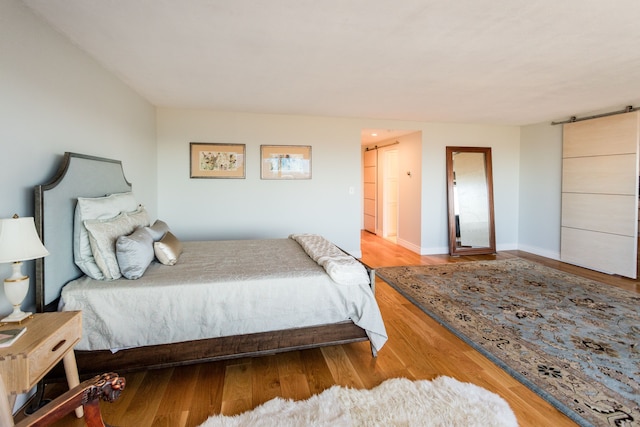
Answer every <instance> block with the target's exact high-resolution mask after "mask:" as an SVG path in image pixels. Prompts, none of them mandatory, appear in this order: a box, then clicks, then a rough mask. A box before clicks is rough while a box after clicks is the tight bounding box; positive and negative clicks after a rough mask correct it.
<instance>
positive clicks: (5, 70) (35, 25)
mask: <svg viewBox="0 0 640 427" xmlns="http://www.w3.org/2000/svg"><path fill="white" fill-rule="evenodd" d="M0 70H1V71H0V94H2V96H0V122H1V125H0V181H1V182H2V185H1V186H0V201H1V202H0V218H8V217H11V216H12V215H13V214H14V213H17V214H18V215H19V216H23V217H24V216H33V215H34V208H33V200H34V196H33V194H34V193H33V187H34V186H35V185H38V184H43V183H45V182H48V181H49V180H50V179H51V177H52V176H53V174H54V173H55V172H56V170H57V168H58V165H59V161H60V160H61V158H62V155H63V154H64V152H65V151H71V152H78V153H83V154H90V155H96V156H103V157H109V158H114V159H119V160H122V162H123V166H124V170H125V173H126V176H127V179H128V180H129V181H130V182H132V183H133V185H134V187H133V188H134V192H135V193H136V195H139V197H140V201H141V202H143V203H144V204H145V205H146V206H147V208H148V209H149V211H150V212H151V214H152V215H154V214H155V212H156V211H157V206H156V203H157V194H156V193H157V188H156V182H155V181H156V145H155V144H156V143H155V109H154V108H153V106H151V105H150V104H149V103H148V102H147V101H145V100H144V99H142V98H141V97H140V96H138V95H137V94H136V93H135V92H133V91H132V90H131V89H130V88H129V87H127V86H125V85H124V84H123V83H122V82H121V81H119V80H118V79H117V78H116V77H115V76H113V75H112V74H111V73H109V72H107V71H105V69H104V68H102V67H101V66H100V65H99V64H97V63H96V62H95V61H94V60H93V59H91V58H90V57H89V56H88V55H86V54H85V53H84V52H82V51H80V50H79V49H78V48H76V47H75V46H74V45H72V44H71V43H69V42H68V41H67V40H66V39H65V38H64V37H62V36H61V35H60V34H59V33H57V32H55V31H54V30H52V29H51V27H49V26H48V25H47V24H45V23H44V22H43V21H41V20H40V19H39V18H37V17H36V16H34V15H33V14H32V13H31V12H30V11H29V9H27V8H26V7H25V6H24V5H23V4H22V3H21V2H19V1H14V0H8V1H0ZM45 245H46V242H45ZM10 270H11V268H10V265H8V264H0V278H3V277H8V276H9V275H10ZM25 272H27V273H28V274H29V275H30V276H31V277H32V278H33V277H34V262H33V261H29V262H26V263H25ZM31 282H32V283H31V290H30V293H29V295H28V296H27V298H26V300H25V301H26V302H25V304H24V305H23V307H24V309H33V307H34V305H35V291H34V288H33V280H32V281H31ZM0 292H1V295H2V296H0V314H1V315H6V314H8V313H10V312H11V307H10V305H9V303H8V302H7V301H6V299H5V297H4V291H0Z"/></svg>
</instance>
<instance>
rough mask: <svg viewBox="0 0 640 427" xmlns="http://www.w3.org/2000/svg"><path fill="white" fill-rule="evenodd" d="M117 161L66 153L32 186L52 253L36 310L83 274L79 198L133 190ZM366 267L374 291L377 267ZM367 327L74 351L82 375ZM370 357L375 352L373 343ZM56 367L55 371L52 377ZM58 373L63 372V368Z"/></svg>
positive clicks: (351, 333) (214, 356)
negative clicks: (76, 249) (77, 249)
mask: <svg viewBox="0 0 640 427" xmlns="http://www.w3.org/2000/svg"><path fill="white" fill-rule="evenodd" d="M131 188H132V186H131V184H130V183H129V182H128V181H127V180H126V178H125V176H124V172H123V169H122V163H121V162H120V161H117V160H111V159H105V158H100V157H94V156H87V155H82V154H76V153H69V152H67V153H65V154H64V158H63V160H62V163H61V166H60V168H59V169H58V172H57V173H56V175H55V176H54V178H53V179H52V180H51V181H50V182H49V183H47V184H44V185H38V186H36V187H35V222H36V228H37V230H38V233H39V234H40V237H41V238H42V241H43V243H44V245H45V246H46V247H47V249H48V250H49V252H50V255H49V256H47V257H45V258H41V259H39V260H37V261H36V310H37V311H38V312H43V311H55V310H57V304H58V301H59V297H60V293H61V290H62V287H63V286H64V285H65V284H66V283H68V282H69V281H71V280H74V279H76V278H78V277H80V276H82V272H81V271H80V269H79V268H78V267H77V266H76V265H75V263H74V261H73V239H72V235H73V218H74V212H75V205H76V200H77V197H101V196H105V195H107V194H112V193H121V192H127V191H131ZM365 267H366V268H367V271H368V272H369V277H370V283H371V286H372V289H373V290H374V292H375V272H374V271H373V270H372V269H371V268H369V267H368V266H365ZM368 339H369V338H368V337H367V334H366V332H365V331H364V330H363V329H362V328H360V327H359V326H356V325H355V324H354V323H353V322H351V321H346V322H340V323H334V324H327V325H320V326H314V327H305V328H296V329H288V330H282V331H275V332H265V333H256V334H247V335H237V336H228V337H221V338H213V339H204V340H197V341H186V342H179V343H173V344H163V345H153V346H145V347H138V348H131V349H126V350H120V351H118V352H116V353H112V352H111V351H110V350H100V351H76V352H75V354H76V359H77V362H78V370H79V373H80V375H81V376H82V377H87V376H93V375H96V374H99V373H102V372H109V371H116V372H119V373H125V372H130V371H134V370H141V369H149V368H162V367H169V366H178V365H185V364H190V363H198V362H206V361H214V360H222V359H232V358H240V357H246V356H261V355H267V354H273V353H277V352H283V351H290V350H300V349H308V348H315V347H321V346H329V345H337V344H346V343H351V342H358V341H367V340H368ZM371 350H372V353H373V356H374V357H375V356H376V353H375V350H374V349H373V346H371ZM55 372H56V371H54V376H55V375H56V374H55ZM58 374H59V375H61V376H63V374H62V370H60V371H58Z"/></svg>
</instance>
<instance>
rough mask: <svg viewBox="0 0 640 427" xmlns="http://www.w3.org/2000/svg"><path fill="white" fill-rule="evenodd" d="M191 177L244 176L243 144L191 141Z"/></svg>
mask: <svg viewBox="0 0 640 427" xmlns="http://www.w3.org/2000/svg"><path fill="white" fill-rule="evenodd" d="M189 150H190V159H191V162H190V169H191V178H244V177H245V169H244V156H245V145H244V144H217V143H206V142H192V143H191V144H190V147H189Z"/></svg>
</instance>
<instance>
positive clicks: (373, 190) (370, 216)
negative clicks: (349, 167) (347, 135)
mask: <svg viewBox="0 0 640 427" xmlns="http://www.w3.org/2000/svg"><path fill="white" fill-rule="evenodd" d="M377 179H378V154H377V150H366V151H365V152H364V229H365V230H367V231H369V232H371V233H375V232H376V223H377V218H376V217H377V216H376V206H377V201H376V199H377V198H376V195H377Z"/></svg>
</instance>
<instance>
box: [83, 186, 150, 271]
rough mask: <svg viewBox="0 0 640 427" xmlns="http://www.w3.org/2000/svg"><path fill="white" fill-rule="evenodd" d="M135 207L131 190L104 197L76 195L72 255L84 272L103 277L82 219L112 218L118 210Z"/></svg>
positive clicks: (118, 212) (128, 210)
mask: <svg viewBox="0 0 640 427" xmlns="http://www.w3.org/2000/svg"><path fill="white" fill-rule="evenodd" d="M137 207H138V203H137V202H136V199H135V198H134V197H133V193H131V192H126V193H116V194H111V195H109V196H106V197H92V198H88V197H78V203H77V205H76V210H75V217H74V226H73V257H74V261H75V263H76V265H77V266H78V267H79V268H80V270H82V272H83V273H84V274H86V275H87V276H89V277H92V278H94V279H98V280H103V279H104V274H103V273H102V271H101V270H100V268H99V267H98V266H97V264H96V262H95V259H94V258H93V252H92V250H91V244H90V242H89V235H88V233H87V229H86V227H85V225H84V221H87V220H94V219H107V218H113V217H115V216H117V215H118V214H120V212H130V211H134V210H135V209H136V208H137Z"/></svg>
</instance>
